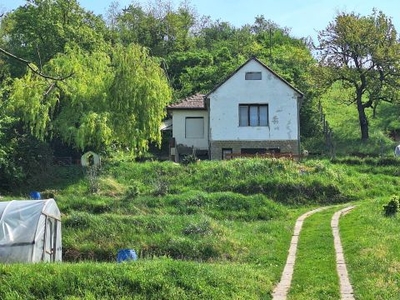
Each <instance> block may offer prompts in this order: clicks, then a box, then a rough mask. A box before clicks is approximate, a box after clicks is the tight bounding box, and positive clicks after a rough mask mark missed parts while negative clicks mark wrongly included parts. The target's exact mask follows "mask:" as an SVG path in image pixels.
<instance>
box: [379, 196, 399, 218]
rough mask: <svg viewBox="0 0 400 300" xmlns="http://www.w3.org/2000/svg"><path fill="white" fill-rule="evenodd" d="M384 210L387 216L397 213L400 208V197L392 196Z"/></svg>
mask: <svg viewBox="0 0 400 300" xmlns="http://www.w3.org/2000/svg"><path fill="white" fill-rule="evenodd" d="M383 210H384V214H385V216H386V217H392V216H394V215H396V213H397V212H398V210H399V197H397V196H392V198H391V199H390V201H389V203H388V204H386V205H384V206H383Z"/></svg>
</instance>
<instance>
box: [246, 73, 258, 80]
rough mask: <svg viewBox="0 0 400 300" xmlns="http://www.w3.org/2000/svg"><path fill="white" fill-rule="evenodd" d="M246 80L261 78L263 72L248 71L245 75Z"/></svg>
mask: <svg viewBox="0 0 400 300" xmlns="http://www.w3.org/2000/svg"><path fill="white" fill-rule="evenodd" d="M244 79H245V80H261V79H262V76H261V72H246V74H245V75H244Z"/></svg>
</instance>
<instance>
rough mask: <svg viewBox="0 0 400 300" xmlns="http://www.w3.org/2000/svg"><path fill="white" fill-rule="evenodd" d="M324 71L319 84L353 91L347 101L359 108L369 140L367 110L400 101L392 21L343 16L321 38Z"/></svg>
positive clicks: (399, 53)
mask: <svg viewBox="0 0 400 300" xmlns="http://www.w3.org/2000/svg"><path fill="white" fill-rule="evenodd" d="M318 39H319V43H320V45H319V48H320V53H319V54H320V56H319V63H320V68H319V69H317V73H316V77H315V78H316V80H318V82H319V84H322V85H324V86H331V85H332V84H333V83H335V82H339V83H341V84H342V87H343V88H344V89H347V90H350V91H351V95H352V98H351V99H344V100H347V101H348V102H349V103H352V104H354V105H355V107H356V108H357V112H358V118H359V124H360V130H361V139H362V140H367V139H368V138H369V127H368V118H367V114H366V112H365V110H366V109H367V108H376V106H377V105H378V104H379V103H380V102H381V101H387V102H395V101H398V100H399V93H398V90H399V87H400V81H399V78H400V77H399V76H400V73H399V72H400V69H399V67H400V44H399V41H398V39H397V32H396V30H395V28H394V25H393V23H392V21H391V19H390V18H388V17H387V16H386V15H384V14H383V13H382V12H378V11H376V10H375V11H373V13H372V15H370V16H360V15H358V14H355V13H339V14H338V15H337V16H336V18H335V20H334V21H333V22H330V23H329V25H328V26H327V28H326V29H325V30H323V31H321V32H320V33H319V35H318Z"/></svg>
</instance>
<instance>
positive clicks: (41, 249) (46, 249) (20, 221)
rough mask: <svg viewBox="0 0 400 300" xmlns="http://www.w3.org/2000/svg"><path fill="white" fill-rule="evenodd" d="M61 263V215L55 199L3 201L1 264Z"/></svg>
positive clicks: (0, 216) (0, 242)
mask: <svg viewBox="0 0 400 300" xmlns="http://www.w3.org/2000/svg"><path fill="white" fill-rule="evenodd" d="M61 260H62V244H61V214H60V211H59V209H58V207H57V204H56V202H55V201H54V199H47V200H13V201H9V202H0V262H4V263H11V262H40V261H45V262H55V261H61Z"/></svg>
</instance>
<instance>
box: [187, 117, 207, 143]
mask: <svg viewBox="0 0 400 300" xmlns="http://www.w3.org/2000/svg"><path fill="white" fill-rule="evenodd" d="M185 138H188V139H202V138H204V118H203V117H187V118H186V119H185Z"/></svg>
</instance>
